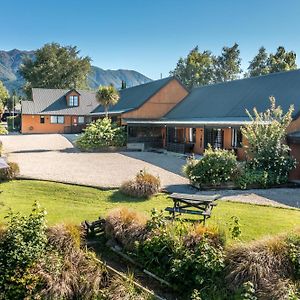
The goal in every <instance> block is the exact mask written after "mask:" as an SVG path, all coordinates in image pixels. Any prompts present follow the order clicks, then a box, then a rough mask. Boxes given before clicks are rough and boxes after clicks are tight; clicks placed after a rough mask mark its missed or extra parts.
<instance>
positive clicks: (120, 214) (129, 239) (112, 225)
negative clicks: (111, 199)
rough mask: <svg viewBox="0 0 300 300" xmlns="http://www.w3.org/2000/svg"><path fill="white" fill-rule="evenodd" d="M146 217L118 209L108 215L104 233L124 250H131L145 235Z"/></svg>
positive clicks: (131, 211)
mask: <svg viewBox="0 0 300 300" xmlns="http://www.w3.org/2000/svg"><path fill="white" fill-rule="evenodd" d="M146 221H147V220H146V217H145V216H144V215H143V214H141V213H137V212H135V211H133V210H130V209H128V208H118V209H115V210H113V211H111V212H110V213H109V214H108V217H107V218H106V222H105V232H106V235H107V236H108V237H109V238H113V239H114V240H115V241H117V242H118V243H119V244H120V245H122V246H123V247H124V248H125V249H133V248H134V247H135V242H136V241H141V240H143V239H144V238H145V234H146Z"/></svg>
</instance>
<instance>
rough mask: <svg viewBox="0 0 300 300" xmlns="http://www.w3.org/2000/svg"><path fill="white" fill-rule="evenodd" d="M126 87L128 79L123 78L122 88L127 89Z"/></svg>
mask: <svg viewBox="0 0 300 300" xmlns="http://www.w3.org/2000/svg"><path fill="white" fill-rule="evenodd" d="M126 87H127V84H126V81H125V80H122V82H121V90H124V89H126Z"/></svg>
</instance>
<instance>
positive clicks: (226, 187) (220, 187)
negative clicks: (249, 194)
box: [191, 182, 300, 191]
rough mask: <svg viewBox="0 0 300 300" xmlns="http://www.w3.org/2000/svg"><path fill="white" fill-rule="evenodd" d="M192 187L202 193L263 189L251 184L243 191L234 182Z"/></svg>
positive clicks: (288, 185)
mask: <svg viewBox="0 0 300 300" xmlns="http://www.w3.org/2000/svg"><path fill="white" fill-rule="evenodd" d="M191 186H192V187H194V188H196V189H198V190H201V191H220V190H256V189H262V187H261V185H259V184H250V185H247V187H246V188H244V189H241V188H240V187H239V186H237V185H236V184H235V183H234V182H225V183H222V184H220V185H217V186H215V185H209V184H203V185H201V186H200V184H197V183H191ZM299 187H300V183H297V182H288V183H284V184H277V185H272V186H269V187H266V188H264V189H272V188H278V189H279V188H299Z"/></svg>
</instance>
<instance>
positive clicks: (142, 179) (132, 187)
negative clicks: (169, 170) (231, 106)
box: [120, 170, 160, 197]
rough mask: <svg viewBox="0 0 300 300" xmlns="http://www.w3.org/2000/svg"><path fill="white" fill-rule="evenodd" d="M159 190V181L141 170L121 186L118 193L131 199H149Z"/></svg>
mask: <svg viewBox="0 0 300 300" xmlns="http://www.w3.org/2000/svg"><path fill="white" fill-rule="evenodd" d="M159 190H160V179H159V177H155V176H153V175H151V174H150V173H148V172H146V171H145V170H141V171H140V172H139V173H138V174H137V175H136V177H135V179H133V180H129V181H126V182H124V183H123V184H122V186H121V188H120V191H121V192H122V193H123V194H125V195H128V196H133V197H150V196H152V195H154V194H157V193H158V192H159Z"/></svg>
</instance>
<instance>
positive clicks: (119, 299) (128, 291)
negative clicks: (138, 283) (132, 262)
mask: <svg viewBox="0 0 300 300" xmlns="http://www.w3.org/2000/svg"><path fill="white" fill-rule="evenodd" d="M101 299H103V300H124V299H126V300H153V297H152V296H150V295H149V294H146V293H143V292H140V291H138V290H137V289H136V287H135V285H134V283H133V278H132V276H128V279H127V280H124V279H121V278H119V277H114V278H113V279H112V280H111V282H110V284H109V286H108V288H107V289H105V290H104V292H103V295H102V298H101Z"/></svg>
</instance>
